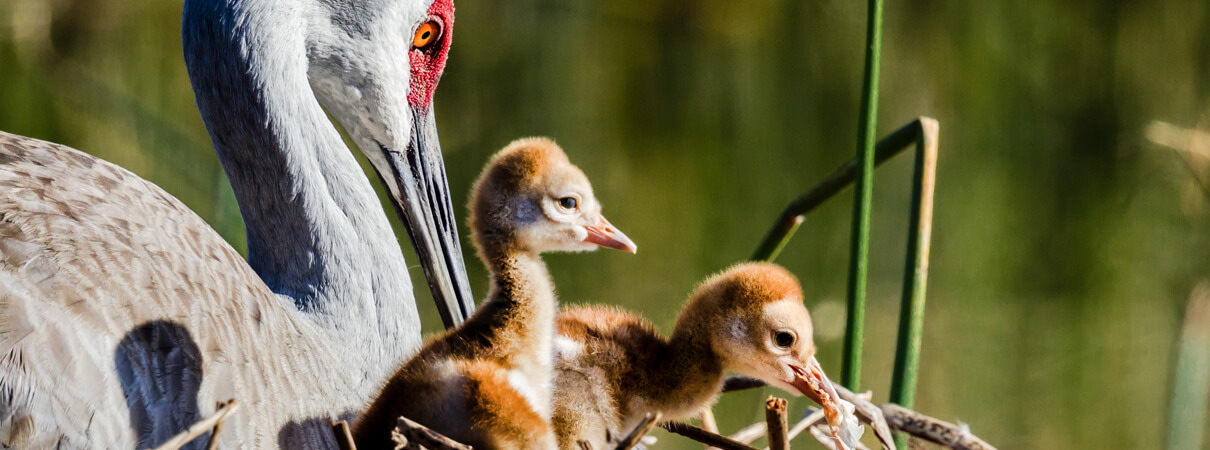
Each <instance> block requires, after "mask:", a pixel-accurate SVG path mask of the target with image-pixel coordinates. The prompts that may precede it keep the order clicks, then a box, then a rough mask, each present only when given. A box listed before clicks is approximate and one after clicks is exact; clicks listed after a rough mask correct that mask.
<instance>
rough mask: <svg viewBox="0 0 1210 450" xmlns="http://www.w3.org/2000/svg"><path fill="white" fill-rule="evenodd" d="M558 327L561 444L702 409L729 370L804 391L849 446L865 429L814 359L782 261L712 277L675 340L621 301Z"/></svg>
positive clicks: (797, 295)
mask: <svg viewBox="0 0 1210 450" xmlns="http://www.w3.org/2000/svg"><path fill="white" fill-rule="evenodd" d="M556 333H557V336H556V337H555V351H556V359H555V371H556V378H555V403H554V418H553V419H552V424H553V425H554V427H555V433H556V434H557V435H558V440H559V447H560V448H563V449H574V448H576V445H577V442H578V441H587V442H588V443H589V444H591V445H592V447H593V448H596V449H602V448H611V445H612V441H614V440H615V439H619V438H621V437H622V436H621V435H624V434H625V433H627V432H629V431H630V430H631V428H633V427H634V426H635V424H637V423H638V422H639V420H641V419H642V418H643V416H644V415H645V414H647V413H649V412H656V411H658V412H660V413H662V414H663V417H664V418H665V419H678V418H684V417H687V416H690V415H692V414H694V413H697V412H698V411H700V410H701V409H702V408H703V407H705V406H707V405H709V404H710V403H712V402H713V401H714V399H715V397H716V396H717V395H718V394H719V392H721V390H722V384H723V375H724V372H727V371H732V372H738V373H741V374H744V375H748V376H753V377H757V378H760V379H761V380H764V381H765V382H767V383H769V384H771V385H773V386H777V387H780V388H782V389H785V390H787V391H790V392H800V393H802V394H805V395H806V396H808V397H809V398H811V399H812V400H814V401H815V402H816V403H819V404H820V405H822V406H823V407H824V408H825V412H826V415H827V419H828V423H829V424H830V425H831V426H832V431H833V435H834V437H835V438H836V440H837V442H844V444H845V445H847V446H848V448H852V447H853V445H854V444H855V442H856V440H857V438H859V437H860V436H861V429H860V427H859V425H858V424H857V422H856V418H855V417H853V415H852V411H853V410H852V405H851V404H847V402H844V401H843V400H841V399H840V398H839V397H838V396H837V395H836V391H835V390H834V389H833V388H832V384H831V382H830V381H828V379H827V376H826V375H824V372H823V369H821V368H820V367H819V363H818V362H817V361H816V360H815V343H814V340H813V339H812V337H811V336H812V327H811V317H810V315H808V313H807V309H806V308H805V307H803V305H802V292H801V289H800V288H799V285H798V281H797V280H796V279H795V278H794V276H793V275H791V274H790V273H789V272H787V271H786V270H785V269H783V268H781V267H779V266H777V265H774V264H768V263H745V264H739V265H737V266H735V267H732V268H730V269H729V270H727V271H725V272H723V273H720V274H718V275H715V276H713V277H711V278H709V279H708V280H706V281H705V282H704V283H702V285H701V286H700V287H699V288H698V289H697V291H696V292H695V293H694V294H693V296H692V297H691V298H690V299H689V302H688V303H687V304H686V305H685V307H684V309H683V310H682V311H681V314H680V316H679V317H678V318H677V321H676V326H675V329H674V331H673V333H672V336H671V337H670V338H665V337H663V336H661V335H660V334H659V332H657V331H656V330H655V327H653V326H652V325H651V324H650V323H649V322H647V321H646V320H644V319H642V318H640V317H638V316H636V315H634V314H630V313H628V312H625V311H622V310H620V309H618V308H613V307H574V308H568V309H566V310H564V311H563V312H562V313H560V314H559V316H558V320H557V323H556Z"/></svg>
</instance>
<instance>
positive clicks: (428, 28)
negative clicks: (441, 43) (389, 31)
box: [412, 20, 441, 50]
mask: <svg viewBox="0 0 1210 450" xmlns="http://www.w3.org/2000/svg"><path fill="white" fill-rule="evenodd" d="M439 37H441V23H440V22H437V21H436V20H430V21H428V22H425V23H422V24H420V28H417V29H416V35H415V36H413V37H412V47H415V48H418V49H421V50H423V49H425V48H427V47H428V46H430V45H432V44H433V43H434V42H437V38H439Z"/></svg>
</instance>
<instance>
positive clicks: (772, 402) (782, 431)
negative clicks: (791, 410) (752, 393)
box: [765, 396, 790, 450]
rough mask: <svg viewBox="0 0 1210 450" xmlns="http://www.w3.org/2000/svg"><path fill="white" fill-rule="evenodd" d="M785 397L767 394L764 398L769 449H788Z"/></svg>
mask: <svg viewBox="0 0 1210 450" xmlns="http://www.w3.org/2000/svg"><path fill="white" fill-rule="evenodd" d="M786 408H787V405H786V399H784V398H777V397H773V396H769V399H768V400H765V423H766V424H768V430H769V433H768V434H769V450H789V449H790V438H789V437H788V436H787V435H786V428H789V427H788V425H787V420H786Z"/></svg>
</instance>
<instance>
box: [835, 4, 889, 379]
mask: <svg viewBox="0 0 1210 450" xmlns="http://www.w3.org/2000/svg"><path fill="white" fill-rule="evenodd" d="M866 21H867V22H866V23H867V27H866V52H865V76H864V82H863V83H862V88H861V118H860V124H859V125H858V128H857V167H858V168H859V171H858V172H857V183H856V184H857V191H856V195H855V196H854V198H853V233H852V236H851V237H852V246H851V247H850V248H851V252H850V254H849V290H848V299H847V300H848V302H847V308H846V310H847V314H846V319H847V323H846V326H845V335H844V357H843V358H844V365H843V366H842V368H841V372H840V380H841V384H843V385H844V386H845V387H847V388H849V390H852V391H857V390H858V388H859V385H860V383H861V344H862V336H863V335H864V332H865V295H866V272H867V268H868V266H869V253H870V212H871V209H872V205H873V192H874V141H875V136H876V133H877V116H878V76H879V61H880V59H881V56H882V0H870V2H869V6H868V18H867V19H866Z"/></svg>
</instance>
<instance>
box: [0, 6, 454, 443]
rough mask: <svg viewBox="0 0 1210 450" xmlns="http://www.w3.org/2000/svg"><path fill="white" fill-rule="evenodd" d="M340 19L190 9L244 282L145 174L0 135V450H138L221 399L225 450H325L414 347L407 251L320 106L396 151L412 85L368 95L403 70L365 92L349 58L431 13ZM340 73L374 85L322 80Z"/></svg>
mask: <svg viewBox="0 0 1210 450" xmlns="http://www.w3.org/2000/svg"><path fill="white" fill-rule="evenodd" d="M350 3H354V2H341V1H330V0H318V1H315V2H308V1H304V0H281V1H269V0H187V1H186V2H185V21H184V33H183V40H184V44H185V49H186V62H187V65H188V66H189V70H190V78H191V80H192V81H193V84H194V90H195V92H196V93H197V97H198V106H199V109H200V110H201V112H202V116H203V119H205V121H206V124H207V126H208V128H209V130H210V132H211V138H212V140H213V142H214V144H215V148H216V150H217V151H218V154H219V157H220V161H221V162H222V163H223V166H224V168H225V170H226V172H227V175H228V177H229V179H230V180H231V183H232V185H233V187H234V189H235V192H236V195H237V200H238V201H239V204H240V208H241V212H242V213H243V215H244V219H245V222H246V223H247V230H248V242H249V259H248V261H244V260H243V258H241V256H240V255H239V254H238V253H237V252H236V251H235V250H233V249H232V248H231V247H230V246H229V245H228V244H227V243H226V242H224V241H223V240H222V239H221V238H220V237H219V236H218V234H217V233H215V232H214V231H213V230H212V229H211V228H210V227H209V226H208V225H207V224H206V223H205V221H203V220H202V219H201V218H200V217H198V216H197V215H196V214H194V213H193V212H192V211H190V210H189V209H188V208H186V207H185V206H184V205H183V204H181V203H180V202H179V201H178V200H176V199H175V198H173V197H172V196H171V195H169V194H167V193H166V192H164V191H163V190H161V189H160V188H158V187H156V186H154V185H152V184H151V183H149V182H147V181H145V180H143V179H141V178H139V177H137V176H135V175H134V174H132V173H130V172H128V171H126V170H124V169H121V168H119V167H116V166H114V165H112V164H109V163H107V162H105V161H101V160H98V159H96V158H93V157H91V156H88V155H86V154H84V153H81V152H78V151H76V150H73V149H70V148H67V147H63V146H59V145H56V144H51V143H47V142H43V141H37V140H33V139H29V138H23V137H20V136H16V135H11V134H5V133H2V132H0V447H5V448H7V447H16V448H27V447H34V448H40V447H51V446H62V447H68V448H131V447H139V448H145V447H149V446H154V445H158V444H159V443H160V442H163V441H164V440H165V439H167V438H168V437H169V436H171V435H173V434H175V433H177V432H180V431H181V430H183V429H185V428H186V427H188V425H190V424H192V423H193V422H195V421H197V420H199V419H201V418H202V417H204V416H206V415H208V414H210V413H211V412H213V411H214V409H215V405H216V402H218V401H221V400H226V399H228V398H235V399H237V400H238V401H239V402H240V403H241V404H242V407H241V410H240V412H239V413H237V415H236V416H235V417H233V418H231V419H229V420H228V421H227V424H226V425H225V427H224V432H223V435H222V440H221V444H223V445H222V446H223V447H224V448H227V447H231V446H239V447H256V448H263V447H283V448H304V447H305V448H312V447H318V446H329V445H332V444H334V441H333V440H332V438H331V432H330V428H329V424H330V422H329V420H330V418H333V417H342V418H349V417H350V416H351V415H352V414H354V413H356V412H357V411H360V410H361V409H362V408H364V407H365V405H366V404H367V403H368V401H369V399H370V396H372V395H373V394H374V393H375V391H376V390H377V389H378V387H379V385H380V383H381V382H382V380H384V379H385V377H386V376H387V375H388V374H389V373H390V371H391V370H393V369H394V368H395V367H396V366H397V365H398V364H399V362H400V361H402V360H403V359H404V358H406V357H407V356H408V355H410V354H412V353H413V352H414V351H415V349H416V348H417V347H418V346H419V343H420V329H419V320H418V317H417V312H416V308H415V304H414V301H413V297H412V286H411V284H410V281H409V279H408V276H407V272H406V265H405V262H404V260H403V257H402V253H401V251H400V249H399V247H398V245H397V240H396V238H395V236H394V233H393V232H392V230H391V228H390V225H389V223H388V222H387V219H386V216H385V214H384V213H383V210H382V208H381V205H380V203H379V202H378V199H377V198H376V196H375V195H374V191H373V189H372V187H371V186H370V184H369V182H368V180H367V179H366V178H365V176H364V174H363V173H362V172H361V170H360V168H359V166H358V165H357V164H356V162H355V160H354V158H353V156H352V155H351V154H350V153H349V151H348V149H347V147H346V146H345V145H344V144H343V142H342V140H341V138H340V135H339V133H338V132H337V131H336V129H335V128H334V127H333V126H332V124H331V123H330V122H329V121H328V119H327V117H326V115H325V114H324V110H323V108H321V107H320V101H321V100H322V101H324V105H326V106H328V109H329V111H331V112H332V114H333V115H334V116H336V117H337V118H338V119H339V120H341V121H342V123H344V124H345V127H346V128H347V129H349V130H350V133H351V134H353V135H354V137H355V139H356V140H358V144H359V146H361V147H362V148H363V150H365V148H366V144H368V143H370V142H377V143H378V145H379V146H381V147H383V148H387V147H391V145H387V144H398V143H397V142H395V141H392V139H403V140H406V139H407V134H408V133H411V132H412V131H413V130H412V129H410V128H409V127H408V126H396V125H398V123H401V122H400V121H398V120H396V121H392V118H394V117H395V116H402V115H406V116H408V119H409V120H408V122H407V123H409V124H410V123H411V122H410V119H411V115H410V114H409V113H407V112H406V111H404V110H400V109H398V108H394V106H393V105H396V104H400V103H402V104H403V105H404V106H405V107H406V101H403V100H402V97H401V98H398V99H395V98H390V96H392V95H405V94H406V89H407V85H408V78H407V77H408V75H407V71H406V64H405V65H404V66H403V67H402V69H403V70H404V71H403V74H402V75H399V74H390V73H388V76H382V77H377V78H375V77H368V76H365V74H366V73H384V72H390V71H393V70H394V71H397V70H398V69H400V67H397V66H398V65H399V64H398V61H399V60H403V61H404V62H406V56H405V55H394V57H393V59H392V57H389V56H388V57H385V58H384V59H385V60H386V61H385V62H383V61H378V60H376V59H375V57H377V56H382V54H383V53H384V52H388V51H389V50H390V48H391V47H392V45H393V44H394V43H391V45H379V47H381V48H378V47H374V46H372V45H370V46H367V47H369V48H370V50H366V47H361V49H362V52H363V53H365V54H362V55H359V57H361V58H363V59H373V60H375V61H377V62H374V64H385V65H387V66H390V67H386V68H381V67H367V68H362V69H364V70H363V71H361V72H359V71H358V70H356V69H358V68H357V67H350V63H349V61H350V60H349V59H348V58H351V57H349V56H342V55H345V53H342V52H344V51H346V50H348V49H349V48H356V47H357V45H356V44H357V43H356V42H353V41H356V40H357V39H358V38H359V37H358V36H361V38H365V36H366V35H359V34H358V33H360V32H365V33H369V34H370V35H372V34H373V33H374V32H375V31H374V30H377V29H390V28H393V27H392V24H395V23H396V22H397V23H398V24H403V25H401V26H399V28H401V29H403V30H404V31H402V33H405V34H406V33H407V31H406V30H408V29H410V28H407V27H408V26H411V24H412V23H414V22H415V23H418V21H420V20H422V19H423V18H424V17H425V16H424V14H425V11H424V8H425V7H426V5H427V4H428V1H427V0H426V1H423V2H421V1H415V2H411V1H408V2H399V1H392V2H388V1H376V0H367V1H361V2H355V3H357V5H359V6H358V7H357V8H352V7H350V6H349V4H350ZM350 8H351V9H350ZM358 8H360V10H358ZM349 10H357V11H358V12H359V13H360V14H364V15H366V16H365V17H376V18H380V19H378V20H365V21H361V22H360V23H357V21H349V20H347V17H346V16H347V14H349V12H348V11H349ZM384 21H387V22H389V23H383V22H384ZM345 22H350V23H353V24H355V25H356V26H353V25H351V24H350V23H345ZM342 27H343V28H342ZM349 30H352V31H349ZM359 30H360V31H359ZM403 38H406V36H403ZM367 39H368V38H367ZM391 39H393V38H381V37H380V38H377V39H368V41H369V42H370V43H378V44H381V43H382V42H384V41H391ZM342 45H343V46H345V47H342ZM402 45H403V48H405V49H406V48H408V47H407V45H408V44H402ZM353 53H356V52H353ZM342 58H344V59H342ZM357 61H361V60H360V59H359V60H357ZM333 65H339V66H341V67H340V68H341V69H342V70H337V69H336V68H334V67H332V66H333ZM336 72H338V73H340V74H341V75H342V76H355V77H356V76H357V74H358V73H361V74H362V75H361V78H363V80H362V81H361V82H360V83H361V84H358V83H359V82H358V81H356V80H354V81H352V82H349V81H348V80H337V81H332V79H330V78H325V77H324V76H323V75H324V74H327V73H336ZM350 74H352V75H350ZM367 80H368V81H367ZM382 80H386V81H385V82H383V81H382ZM374 83H380V84H374ZM349 86H357V87H359V88H361V89H364V92H359V93H356V95H358V96H359V97H357V98H356V99H355V100H356V101H354V100H350V99H348V98H345V97H347V96H351V95H354V94H353V93H350V92H349ZM393 88H399V89H401V90H402V92H401V93H393V92H390V91H391V89H393ZM397 100H398V101H397ZM350 102H351V103H350ZM365 104H369V105H371V106H373V105H379V106H381V107H380V108H373V107H365V106H364V105H365ZM346 105H351V106H348V107H347V108H346V107H344V106H346ZM358 105H360V106H361V107H360V108H357V107H355V106H358ZM382 105H385V106H382ZM392 108H394V109H392ZM400 111H403V112H400ZM366 115H371V116H373V117H371V118H367V117H365V116H366ZM428 117H429V119H430V120H431V115H430V116H428ZM383 124H385V125H383ZM375 126H378V127H380V128H382V127H385V128H382V129H379V128H375ZM383 129H385V130H387V131H385V132H384V131H383ZM396 134H402V136H397V135H396ZM368 136H372V137H373V140H372V141H371V140H370V138H369V137H368ZM384 142H385V144H384ZM397 146H398V147H403V146H404V145H397ZM379 158H381V156H379ZM440 181H441V182H442V183H444V179H441V180H440ZM393 188H395V189H397V188H396V187H393ZM459 261H460V260H459ZM202 441H204V440H200V441H197V442H195V443H194V444H195V445H200V444H201V443H202Z"/></svg>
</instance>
